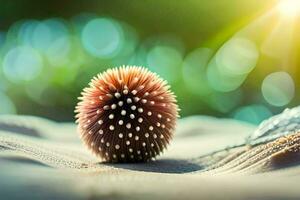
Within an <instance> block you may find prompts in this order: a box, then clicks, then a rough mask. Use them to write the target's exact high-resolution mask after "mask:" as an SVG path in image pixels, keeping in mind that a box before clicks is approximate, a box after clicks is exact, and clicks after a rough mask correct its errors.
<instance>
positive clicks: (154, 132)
mask: <svg viewBox="0 0 300 200" xmlns="http://www.w3.org/2000/svg"><path fill="white" fill-rule="evenodd" d="M169 88H170V87H169V86H168V85H167V83H166V81H164V80H162V79H161V78H160V77H159V76H158V75H156V74H155V73H152V72H150V71H149V70H147V69H146V68H143V67H135V66H134V67H132V66H127V67H125V66H123V67H120V68H114V69H109V70H107V71H106V72H104V73H101V74H98V75H97V76H96V77H94V78H93V79H92V81H91V82H90V84H89V87H87V88H85V89H84V90H83V92H82V97H80V98H79V99H80V100H81V101H80V102H79V103H78V105H77V107H76V110H75V112H76V113H77V115H76V118H77V121H76V122H77V123H78V129H79V133H80V135H81V138H82V139H83V141H84V143H85V144H86V145H87V147H88V148H89V149H91V150H92V151H93V152H94V153H95V154H96V155H99V156H100V157H101V158H102V160H104V161H108V162H143V161H148V160H150V159H151V158H154V157H155V156H157V155H158V154H160V153H161V152H162V151H163V150H164V149H165V148H166V146H167V144H168V143H169V142H170V140H171V139H172V136H173V131H174V128H175V124H176V118H177V116H178V107H177V104H176V99H175V95H174V94H173V93H172V92H171V91H170V90H169Z"/></svg>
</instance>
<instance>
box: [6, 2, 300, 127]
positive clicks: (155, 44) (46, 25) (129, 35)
mask: <svg viewBox="0 0 300 200" xmlns="http://www.w3.org/2000/svg"><path fill="white" fill-rule="evenodd" d="M277 4H278V1H275V0H265V1H261V0H226V1H225V0H214V1H211V0H201V1H196V0H186V1H171V0H163V1H150V0H144V1H138V0H131V1H129V0H115V1H104V0H102V1H95V0H92V1H79V0H75V1H70V0H62V1H47V0H46V1H33V0H31V1H25V0H23V1H9V0H2V1H1V6H0V113H2V114H6V113H12V114H15V113H16V114H29V115H38V116H43V117H48V118H51V119H55V120H57V121H72V120H73V119H74V107H75V105H76V103H77V97H78V96H79V95H80V92H81V90H82V89H83V88H84V87H85V86H87V84H88V82H89V80H90V79H91V78H92V77H93V76H94V75H96V74H97V73H99V72H102V71H104V70H105V69H107V68H110V67H117V66H120V65H123V64H124V65H142V66H145V67H148V68H150V70H152V71H155V72H157V73H158V74H160V75H161V76H162V77H163V78H165V79H167V80H168V81H169V83H170V84H171V86H172V90H173V91H174V92H175V93H176V95H177V97H178V103H179V106H180V108H181V113H180V114H181V116H182V117H184V116H189V115H196V114H203V115H213V116H218V117H232V118H236V119H239V120H243V121H248V122H251V123H255V124H258V123H259V122H260V121H262V120H263V119H265V118H267V117H269V116H271V115H273V114H276V113H278V112H280V111H282V110H283V109H284V108H286V107H292V106H295V105H297V104H298V100H299V92H298V90H297V86H298V85H299V81H298V79H299V76H300V72H299V52H300V51H299V46H300V45H299V37H291V38H290V41H291V42H292V45H290V46H288V47H287V46H285V43H286V40H287V38H286V37H287V35H286V33H285V31H282V33H281V32H279V33H278V32H276V34H275V33H274V32H275V31H274V30H275V27H276V24H277V23H278V21H280V17H278V16H279V15H278V16H277V17H276V15H275V17H271V18H270V19H268V20H265V21H263V22H262V23H261V25H259V22H256V21H257V20H259V19H261V18H263V16H264V15H266V14H267V13H268V12H270V10H272V9H273V8H274V7H275V6H276V5H277ZM288 20H289V21H293V22H296V23H294V25H293V29H292V32H293V35H297V33H298V35H299V22H300V20H299V17H298V16H296V17H294V18H293V19H288ZM92 22H94V25H93V24H92ZM253 23H254V24H258V25H257V26H254V27H252V26H251V24H253ZM284 24H288V23H284ZM257 27H259V29H258V28H257ZM260 27H262V28H260ZM289 27H291V26H288V27H281V28H282V29H283V30H289V29H288V28H289ZM241 30H245V32H246V34H245V35H243V34H242V38H244V37H245V38H246V40H242V41H241V40H234V42H233V43H232V45H233V46H229V47H228V48H225V47H224V48H223V49H225V50H222V47H223V46H224V45H225V46H226V44H231V43H228V42H229V41H232V39H234V38H235V37H236V33H238V32H240V31H241ZM242 33H243V32H242ZM274 35H275V36H274ZM266 41H269V43H268V44H269V45H266V44H267V42H266ZM281 41H282V42H281ZM270 44H271V45H270ZM273 44H274V46H272V45H273ZM277 44H278V45H277ZM94 45H95V46H94ZM239 45H240V46H239ZM264 45H265V46H267V47H268V48H267V50H265V48H264ZM235 47H236V49H234V48H235ZM287 49H288V50H290V51H289V52H286V50H287ZM281 50H282V52H281ZM277 51H278V52H279V53H276V52H277ZM218 52H219V53H218ZM222 52H223V53H222ZM240 52H241V55H242V56H241V59H240V58H239V55H237V56H235V55H236V54H239V53H240ZM274 52H275V53H276V54H274ZM218 55H220V56H218ZM221 55H222V56H223V57H222V59H223V60H221V61H218V59H219V57H220V59H221ZM256 55H257V58H256ZM243 56H246V57H243ZM254 57H255V58H254ZM215 58H216V59H215ZM236 58H237V60H236ZM283 58H284V59H283ZM216 60H217V61H216ZM253 60H255V61H253ZM282 60H284V62H283V61H282ZM214 62H219V64H218V63H217V64H216V63H214ZM220 62H221V64H222V63H223V62H227V63H229V66H233V67H236V68H234V70H236V71H234V75H232V74H230V75H229V78H228V76H227V75H228V74H227V75H226V74H225V75H224V74H221V75H220V76H222V77H219V76H217V75H216V73H219V72H216V71H215V70H216V69H217V70H220ZM248 62H249V63H250V64H247V63H248ZM232 63H233V64H232ZM245 63H246V64H245ZM231 64H232V65H231ZM243 65H246V67H248V68H249V71H247V73H246V72H243V75H240V74H236V72H237V71H239V69H240V66H241V69H242V66H243ZM216 66H217V67H216ZM221 68H222V69H221V71H222V70H223V66H221ZM274 73H275V74H274ZM276 73H277V74H276ZM270 75H271V76H270ZM224 76H225V77H227V78H225V79H224V80H223V78H224ZM268 76H269V78H266V77H268ZM24 77H25V78H24ZM211 77H213V78H211ZM216 77H217V78H216ZM240 79H242V80H241V81H239V80H240ZM264 80H265V82H264ZM216 81H217V82H216ZM222 81H223V82H222ZM216 84H217V85H216ZM228 84H229V86H230V88H229V89H228V87H227V85H228ZM232 85H233V86H232ZM226 87H227V88H226Z"/></svg>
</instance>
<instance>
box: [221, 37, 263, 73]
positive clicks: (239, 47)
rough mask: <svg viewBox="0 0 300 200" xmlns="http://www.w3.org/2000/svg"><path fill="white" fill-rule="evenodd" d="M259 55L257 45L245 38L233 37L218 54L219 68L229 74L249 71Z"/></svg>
mask: <svg viewBox="0 0 300 200" xmlns="http://www.w3.org/2000/svg"><path fill="white" fill-rule="evenodd" d="M258 57H259V53H258V49H257V48H256V45H255V44H254V43H253V42H252V41H250V40H248V39H245V38H233V39H231V40H229V41H228V42H227V43H225V44H224V45H223V46H222V47H221V49H220V50H219V51H218V52H217V54H216V64H217V66H218V67H219V70H220V71H222V72H223V73H225V74H229V75H241V74H247V73H249V72H250V71H251V70H252V69H253V68H254V67H255V66H256V63H257V60H258Z"/></svg>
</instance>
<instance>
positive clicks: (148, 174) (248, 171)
mask: <svg viewBox="0 0 300 200" xmlns="http://www.w3.org/2000/svg"><path fill="white" fill-rule="evenodd" d="M255 129H256V127H254V126H252V125H249V124H245V123H241V122H237V121H234V120H227V119H216V118H211V117H200V116H198V117H190V118H185V119H181V120H180V121H179V124H178V128H177V132H176V135H175V138H174V141H173V142H172V144H171V146H170V147H169V149H168V150H167V151H166V152H165V153H164V154H163V155H162V156H160V157H158V158H157V160H156V161H154V162H150V163H144V164H107V163H101V162H99V159H97V158H96V157H94V156H93V155H92V154H90V152H87V151H86V149H85V147H83V146H82V144H81V142H80V140H79V138H78V135H77V133H76V127H75V125H74V124H58V123H54V122H52V121H49V120H45V119H41V118H36V117H26V116H1V117H0V195H1V198H0V199H21V198H22V199H98V198H99V199H155V198H157V199H300V190H299V180H300V162H299V160H300V159H299V158H300V156H299V151H298V150H299V149H300V148H299V144H300V142H299V141H300V139H299V138H300V136H298V135H297V134H295V135H294V136H293V137H286V138H281V139H280V140H278V141H274V142H270V143H268V144H263V145H259V146H255V147H251V148H250V147H248V146H241V147H238V148H233V149H231V150H228V151H226V150H224V151H220V152H219V153H216V154H211V152H214V151H216V150H219V149H223V148H226V147H228V146H231V145H235V144H240V143H242V142H243V141H244V138H245V137H247V136H248V135H249V134H251V133H252V132H253V131H254V130H255Z"/></svg>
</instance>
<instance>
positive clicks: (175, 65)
mask: <svg viewBox="0 0 300 200" xmlns="http://www.w3.org/2000/svg"><path fill="white" fill-rule="evenodd" d="M146 59H147V65H148V67H149V68H150V69H151V70H152V71H154V72H157V73H158V74H160V75H161V76H162V77H163V78H164V79H166V80H167V81H169V82H174V81H175V80H177V79H178V77H179V74H180V72H181V71H180V69H181V64H182V55H181V53H180V52H179V51H178V50H177V49H175V48H172V47H170V46H159V45H158V46H155V47H153V48H152V49H150V51H149V52H148V54H147V58H146Z"/></svg>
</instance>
